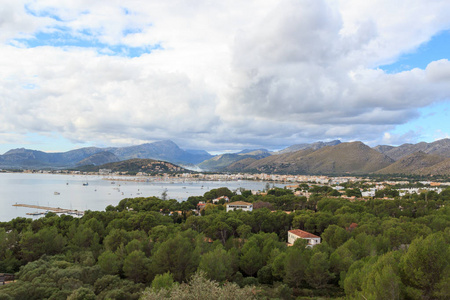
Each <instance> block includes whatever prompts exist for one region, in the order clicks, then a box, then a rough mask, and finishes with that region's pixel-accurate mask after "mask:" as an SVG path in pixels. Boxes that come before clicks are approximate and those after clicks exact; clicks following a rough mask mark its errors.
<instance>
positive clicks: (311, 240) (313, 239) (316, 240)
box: [288, 229, 320, 247]
mask: <svg viewBox="0 0 450 300" xmlns="http://www.w3.org/2000/svg"><path fill="white" fill-rule="evenodd" d="M297 239H304V240H307V241H308V246H310V247H312V246H314V245H317V244H320V237H319V236H317V235H314V234H312V233H309V232H306V231H303V230H300V229H292V230H289V231H288V244H291V245H293V244H294V242H295V241H296V240H297Z"/></svg>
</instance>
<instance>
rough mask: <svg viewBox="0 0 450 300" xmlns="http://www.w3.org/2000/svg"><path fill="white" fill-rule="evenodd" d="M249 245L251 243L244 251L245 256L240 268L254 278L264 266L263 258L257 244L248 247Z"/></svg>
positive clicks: (241, 259)
mask: <svg viewBox="0 0 450 300" xmlns="http://www.w3.org/2000/svg"><path fill="white" fill-rule="evenodd" d="M247 244H249V242H247V243H246V244H245V245H244V249H245V250H244V249H242V253H243V255H242V256H241V258H240V261H239V266H240V268H241V269H242V271H244V272H245V274H247V275H249V276H253V275H255V274H256V272H258V270H259V269H261V268H262V266H263V265H264V262H263V256H262V253H261V250H260V249H259V247H258V246H257V245H256V244H253V245H249V246H247ZM246 246H247V247H246Z"/></svg>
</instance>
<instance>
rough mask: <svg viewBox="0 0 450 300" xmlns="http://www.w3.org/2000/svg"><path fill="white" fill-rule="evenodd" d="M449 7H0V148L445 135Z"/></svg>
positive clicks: (287, 1)
mask: <svg viewBox="0 0 450 300" xmlns="http://www.w3.org/2000/svg"><path fill="white" fill-rule="evenodd" d="M116 3H120V4H116ZM449 13H450V1H448V0H434V1H426V0H423V1H421V0H408V1H400V0H399V1H391V0H367V1H361V0H347V1H345V0H342V1H339V0H335V1H331V0H330V1H322V0H281V1H280V0H263V1H261V0H246V1H242V0H221V1H214V0H186V1H177V0H166V1H156V0H127V1H110V0H89V1H88V0H76V1H75V0H68V1H67V0H66V1H64V0H39V1H22V0H14V1H8V0H0V153H4V152H6V151H7V150H9V149H11V148H18V147H25V148H29V149H37V150H43V151H67V150H70V149H74V148H80V147H86V146H100V147H102V146H127V145H134V144H141V143H144V142H152V141H157V140H166V139H170V140H173V141H174V142H176V143H177V144H178V145H179V146H180V147H182V148H185V149H186V148H188V149H205V150H208V151H212V152H216V151H225V150H237V149H243V148H260V147H264V148H268V149H271V150H274V149H281V148H284V147H286V146H289V145H292V144H297V143H304V142H315V141H319V140H322V141H329V140H333V139H340V140H341V141H353V140H360V141H363V142H365V143H367V144H369V145H371V146H375V145H378V144H390V145H399V144H402V143H406V142H413V143H415V142H420V141H426V142H432V141H434V140H437V139H441V138H446V137H449V135H450V121H449V120H450V119H449V117H450V62H449V57H450V18H449V17H448V15H449Z"/></svg>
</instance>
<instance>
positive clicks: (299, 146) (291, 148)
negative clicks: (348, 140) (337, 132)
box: [278, 140, 341, 154]
mask: <svg viewBox="0 0 450 300" xmlns="http://www.w3.org/2000/svg"><path fill="white" fill-rule="evenodd" d="M340 143H341V141H339V140H334V141H331V142H321V141H319V142H315V143H312V144H296V145H292V146H289V147H287V148H285V149H283V150H280V151H278V153H279V154H284V153H291V152H296V151H299V150H306V149H312V150H318V149H320V148H323V147H326V146H336V145H339V144H340Z"/></svg>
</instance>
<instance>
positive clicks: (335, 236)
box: [321, 225, 350, 249]
mask: <svg viewBox="0 0 450 300" xmlns="http://www.w3.org/2000/svg"><path fill="white" fill-rule="evenodd" d="M321 237H322V239H323V240H324V241H325V242H327V243H328V245H330V246H331V247H333V248H334V249H337V248H338V247H339V246H341V245H342V244H344V243H345V242H346V241H347V240H348V238H349V237H350V234H349V233H348V232H347V231H346V230H345V229H344V228H342V227H339V226H337V225H330V226H328V227H327V229H325V231H324V232H323V233H322V235H321Z"/></svg>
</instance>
